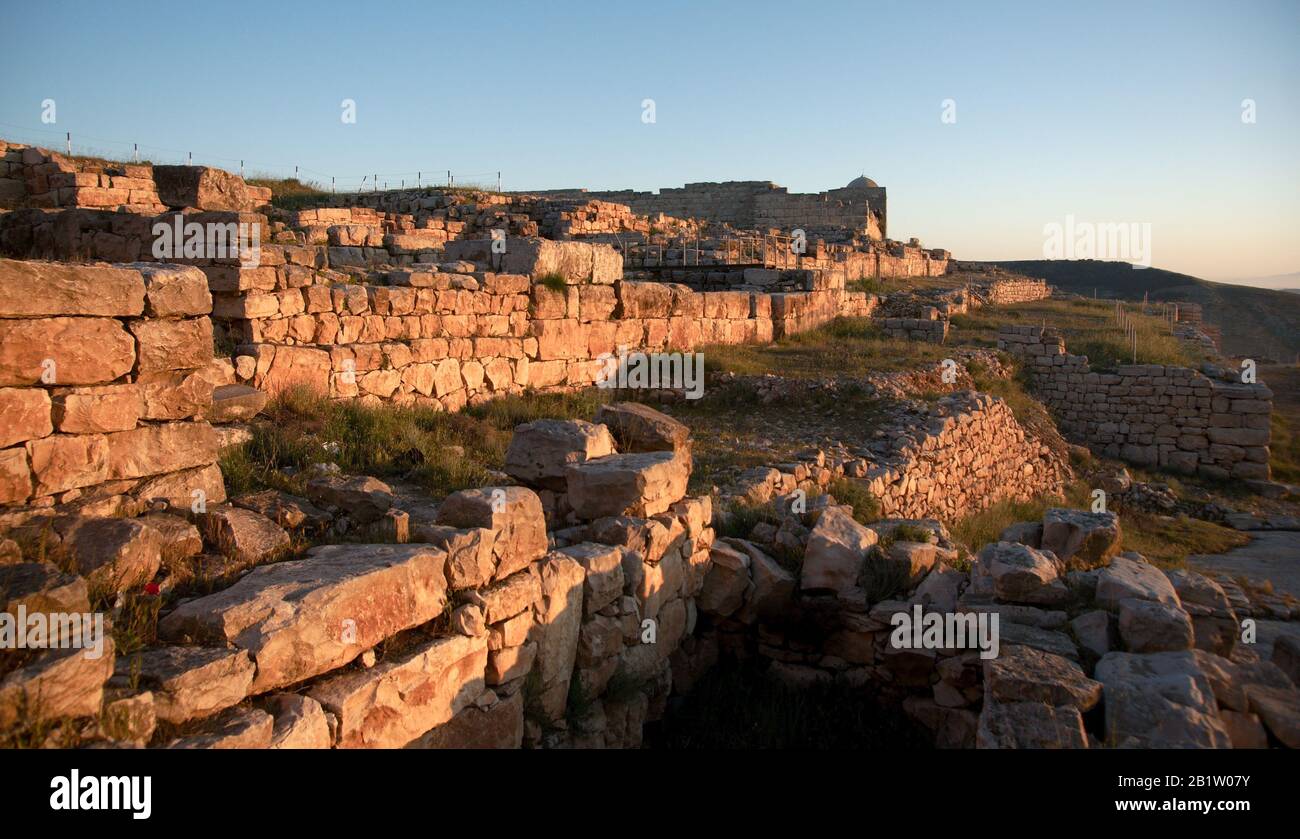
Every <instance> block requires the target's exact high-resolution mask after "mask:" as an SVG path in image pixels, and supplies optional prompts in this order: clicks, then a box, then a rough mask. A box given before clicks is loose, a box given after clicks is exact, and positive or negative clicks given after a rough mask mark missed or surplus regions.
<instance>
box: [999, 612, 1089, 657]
mask: <svg viewBox="0 0 1300 839" xmlns="http://www.w3.org/2000/svg"><path fill="white" fill-rule="evenodd" d="M999 627H1000V636H1001V643H1003V644H1020V645H1022V646H1025V647H1033V648H1034V649H1036V650H1040V651H1042V652H1045V653H1051V654H1052V655H1059V656H1061V657H1063V658H1068V659H1070V660H1071V661H1076V662H1077V661H1078V660H1079V649H1078V647H1076V646H1075V645H1074V641H1072V640H1071V639H1070V636H1069V635H1066V634H1065V633H1064V632H1057V631H1055V630H1051V629H1043V628H1041V627H1037V626H1030V625H1028V624H1023V623H1013V622H1011V621H1006V622H1003V623H1000V624H999Z"/></svg>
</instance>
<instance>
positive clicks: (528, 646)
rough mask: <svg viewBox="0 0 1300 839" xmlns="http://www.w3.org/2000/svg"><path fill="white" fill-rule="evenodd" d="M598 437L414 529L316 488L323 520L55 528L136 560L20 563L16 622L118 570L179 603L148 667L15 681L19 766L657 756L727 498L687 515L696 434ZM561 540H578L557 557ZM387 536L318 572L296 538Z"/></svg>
mask: <svg viewBox="0 0 1300 839" xmlns="http://www.w3.org/2000/svg"><path fill="white" fill-rule="evenodd" d="M597 419H603V420H604V422H602V423H590V422H582V421H555V420H543V421H539V422H535V423H530V424H528V425H524V426H521V427H520V428H519V429H517V431H516V436H515V441H514V442H512V444H511V446H510V448H509V450H508V452H507V454H506V464H505V469H506V471H507V472H508V473H509V474H510V476H511V477H512V478H513V479H514V480H516V481H518V483H516V484H513V485H500V486H486V487H479V488H474V489H467V490H462V491H459V492H454V493H452V494H451V495H449V496H447V497H446V498H444V499H441V500H440V501H439V502H438V503H437V504H436V505H432V504H429V503H428V502H427V499H425V498H423V497H422V498H420V499H418V500H417V503H415V504H414V505H413V506H410V509H409V511H408V510H407V509H403V508H404V507H406V506H407V504H406V499H405V498H404V497H402V496H399V495H396V494H395V493H394V492H393V490H392V488H391V487H389V486H387V485H386V484H384V483H382V482H380V481H378V480H376V479H374V478H369V477H364V476H344V475H340V474H338V473H337V470H329V469H317V470H313V471H312V472H311V473H310V474H309V475H308V476H307V480H306V482H305V485H304V486H305V489H304V492H305V495H306V496H307V497H298V496H293V495H289V494H286V493H283V492H277V491H269V490H268V491H263V492H259V493H254V494H251V495H248V496H242V497H239V498H236V499H234V503H233V504H232V505H225V504H221V505H216V504H214V505H212V506H209V507H208V508H207V510H206V511H205V512H194V511H192V510H190V509H189V508H188V507H186V508H181V509H180V510H179V511H178V512H179V513H180V514H179V515H172V514H167V513H151V514H149V515H147V516H144V517H141V518H138V519H137V518H130V517H120V518H94V519H91V518H76V519H75V520H69V519H68V518H67V517H59V518H54V519H52V520H51V521H52V522H53V526H55V527H56V528H57V527H59V526H65V524H66V526H68V527H71V526H72V523H75V529H73V530H71V531H70V532H72V533H74V534H75V533H79V532H82V531H87V532H90V531H93V532H94V533H95V534H98V535H100V536H103V537H107V536H115V537H116V538H113V539H108V538H104V539H101V540H100V542H99V543H98V544H91V543H90V542H89V541H88V540H86V539H82V540H80V541H75V542H70V543H69V545H68V549H69V550H70V551H71V552H72V555H73V557H74V559H75V560H77V561H78V564H75V565H74V566H72V568H73V570H70V571H64V570H60V569H56V568H54V567H53V566H52V565H51V564H50V563H49V562H47V561H45V560H44V559H43V558H41V557H37V556H35V555H29V554H26V553H25V551H26V548H24V549H23V550H24V554H22V555H18V556H11V555H9V553H8V551H9V550H14V549H16V546H15V545H14V543H13V542H4V543H3V544H4V546H5V548H6V556H5V562H4V563H0V592H3V595H4V596H3V597H2V598H0V607H2V608H3V609H4V611H5V612H9V613H10V614H17V613H18V610H19V608H20V607H26V608H27V609H28V611H29V612H33V611H37V610H40V611H46V610H49V611H58V610H63V609H71V610H74V611H77V612H88V611H90V602H89V601H88V600H87V586H86V579H85V578H83V577H82V576H81V574H83V573H88V572H91V575H92V577H91V578H92V581H93V580H94V577H93V573H95V572H94V571H93V569H92V568H91V567H90V566H89V565H88V563H86V562H82V560H87V559H89V558H91V557H99V558H100V559H101V560H102V559H103V558H104V557H105V556H107V555H110V554H111V553H112V552H113V551H117V554H116V557H117V559H118V560H119V561H125V560H126V559H129V560H130V564H131V567H132V569H133V571H134V572H137V573H133V575H132V577H131V579H129V580H125V579H121V580H113V581H111V582H113V584H114V585H115V586H116V587H117V588H118V590H119V591H130V592H132V593H133V594H132V596H139V595H135V594H134V592H136V591H138V590H139V589H140V587H142V586H144V585H146V584H148V585H149V587H150V588H151V589H152V592H153V593H152V594H146V595H145V596H161V598H162V599H161V600H160V601H159V620H158V623H157V637H156V639H151V640H149V641H148V642H147V644H146V645H145V646H144V647H143V648H140V649H133V650H130V651H124V650H120V649H115V648H114V645H113V642H112V639H111V638H109V639H106V640H105V644H104V648H103V650H102V653H103V654H102V655H100V656H98V657H93V656H89V655H83V651H82V650H80V649H76V648H73V649H50V650H44V651H39V652H36V651H33V652H32V654H31V655H30V656H29V657H26V658H24V659H22V660H20V661H16V662H15V661H13V660H12V659H11V660H10V661H9V662H6V665H12V666H6V667H5V669H4V670H0V742H5V743H9V742H11V738H15V737H32V736H36V737H38V738H39V739H38V740H37V741H36V743H38V744H40V745H45V746H86V745H89V744H91V743H96V744H98V745H100V746H104V747H129V746H152V747H167V748H235V747H238V748H268V747H269V748H403V747H406V748H519V747H520V746H521V745H524V746H530V747H570V746H578V747H598V748H600V747H608V748H636V747H639V746H640V744H641V738H642V728H643V725H644V723H645V722H647V721H650V720H654V719H656V718H658V717H659V715H661V714H662V712H663V710H664V706H665V703H666V701H667V698H668V695H669V692H670V691H671V690H673V689H674V688H675V687H676V688H677V689H684V688H686V687H689V683H690V677H691V674H692V673H693V672H694V671H695V670H696V669H697V665H696V662H697V661H699V660H700V659H699V657H698V656H697V655H696V654H695V652H694V651H693V649H691V648H692V644H691V642H690V640H689V639H690V636H691V634H692V633H693V632H694V631H695V623H696V618H697V609H696V600H697V599H698V598H700V597H703V596H706V593H707V591H708V579H709V575H710V569H711V566H712V553H711V551H712V548H713V540H714V531H713V529H712V519H713V512H712V505H711V502H710V500H709V498H708V497H707V496H705V497H698V498H692V497H686V484H687V481H688V479H689V475H690V471H691V456H690V447H691V446H690V439H689V431H688V429H686V427H685V426H683V425H681V424H680V423H677V422H676V421H674V420H672V419H671V418H669V417H666V416H664V415H662V414H659V413H658V412H655V411H653V410H650V409H647V408H644V407H643V406H640V405H626V404H611V405H607V406H606V407H605V408H604V409H602V415H601V416H598V417H597ZM606 423H608V424H606ZM615 438H617V442H616V439H615ZM309 499H310V500H309ZM548 518H549V519H552V520H555V522H554V523H555V524H557V525H562V529H556V530H553V531H552V532H549V533H548ZM68 522H71V523H68ZM195 524H197V525H198V527H199V528H200V529H201V535H200V529H195V527H194V525H195ZM379 525H384V526H383V527H382V528H378V526H379ZM376 529H382V531H383V532H384V533H385V534H386V535H387V537H388V538H387V539H386V540H385V541H383V542H376V543H365V542H358V541H354V540H349V541H347V542H345V543H343V544H326V545H318V546H316V547H311V548H308V549H306V550H305V551H303V550H302V549H301V548H296V549H295V548H293V547H291V546H290V536H289V532H288V531H294V533H295V540H294V542H295V544H302V543H303V542H306V543H308V544H310V543H311V542H313V541H316V540H317V538H318V536H319V535H320V534H321V532H322V530H323V531H324V532H328V533H344V532H346V533H351V534H365V533H367V532H374V531H375V530H376ZM123 534H128V535H129V536H130V538H129V539H127V538H125V537H124V536H123ZM205 548H207V549H208V551H209V552H208V553H200V551H203V550H204V549H205ZM128 550H129V552H130V553H129V555H128V554H127V553H126V551H128ZM218 550H219V551H220V554H218V553H216V551H218ZM288 550H297V551H299V554H298V555H297V556H293V557H285V556H284V553H285V552H286V551H288ZM185 568H189V569H191V570H189V571H185V572H184V573H180V571H181V569H185ZM155 575H156V576H155ZM191 575H192V576H191ZM182 586H188V587H189V588H187V589H183V588H179V587H182ZM196 588H197V591H195V589H196ZM159 592H162V594H161V595H159ZM182 592H183V595H182V596H176V597H172V596H168V594H169V593H178V594H179V593H182ZM195 594H196V595H197V596H187V595H195ZM670 662H671V664H670ZM65 721H75V722H76V725H74V726H62V725H57V724H56V723H62V722H65ZM64 737H68V738H71V739H70V740H64V739H61V738H64Z"/></svg>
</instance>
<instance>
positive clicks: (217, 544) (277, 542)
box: [199, 504, 289, 564]
mask: <svg viewBox="0 0 1300 839" xmlns="http://www.w3.org/2000/svg"><path fill="white" fill-rule="evenodd" d="M199 522H200V524H201V525H202V527H203V536H204V538H205V539H206V540H207V542H208V544H209V545H211V546H212V547H214V548H215V549H216V550H218V551H219V552H221V553H223V554H225V555H226V556H229V557H231V558H233V559H235V560H238V561H239V562H247V563H250V564H251V563H258V562H265V561H266V560H268V559H272V558H274V557H275V556H276V555H278V554H279V553H281V552H282V551H284V550H285V549H286V548H288V547H289V534H288V533H286V532H285V530H284V528H282V527H280V525H278V524H276V523H275V522H273V521H271V520H270V519H268V518H267V517H266V516H263V515H261V514H259V513H254V512H253V511H252V510H245V509H244V508H242V507H231V506H227V505H225V504H219V505H216V506H212V507H209V508H208V510H207V512H206V513H203V514H202V515H201V516H199Z"/></svg>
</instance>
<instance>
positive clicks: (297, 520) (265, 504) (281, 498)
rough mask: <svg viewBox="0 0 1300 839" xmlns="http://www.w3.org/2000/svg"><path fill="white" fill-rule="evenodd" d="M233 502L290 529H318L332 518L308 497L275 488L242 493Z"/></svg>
mask: <svg viewBox="0 0 1300 839" xmlns="http://www.w3.org/2000/svg"><path fill="white" fill-rule="evenodd" d="M231 503H233V504H234V505H235V506H236V507H243V508H244V509H245V510H252V511H253V512H254V513H260V514H261V515H263V516H266V517H267V518H268V519H270V520H271V521H273V522H275V523H276V524H278V525H280V526H281V527H283V528H286V529H288V530H298V529H299V528H307V529H309V530H318V529H320V528H323V527H325V526H326V525H328V524H329V523H330V519H331V516H330V514H329V513H327V512H325V511H324V510H322V509H320V508H319V507H317V506H316V505H315V504H312V503H311V502H310V501H308V500H307V499H305V498H299V497H298V496H296V495H290V494H289V493H287V492H280V491H279V490H274V489H267V490H263V491H261V492H255V493H252V494H250V495H241V496H240V497H239V498H236V499H234V500H233V501H232V502H231Z"/></svg>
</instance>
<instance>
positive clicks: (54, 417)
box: [0, 259, 225, 510]
mask: <svg viewBox="0 0 1300 839" xmlns="http://www.w3.org/2000/svg"><path fill="white" fill-rule="evenodd" d="M211 308H212V298H211V296H210V295H209V292H208V286H207V282H206V280H205V278H204V276H203V274H202V273H200V272H199V271H198V270H197V269H195V268H186V267H180V266H158V265H152V266H150V265H138V266H107V265H60V264H54V263H34V262H16V261H13V260H7V259H0V415H3V417H4V423H3V429H0V505H22V504H28V505H32V506H35V507H40V506H48V505H52V504H56V503H57V504H69V503H73V502H79V501H82V502H93V501H94V500H95V499H100V498H102V499H103V503H104V504H105V505H107V506H106V509H110V510H112V509H116V505H118V504H120V503H123V502H125V501H127V499H134V500H136V501H148V500H152V499H156V498H163V499H166V500H168V501H169V502H171V503H173V504H183V505H185V506H189V505H190V504H191V503H192V502H193V501H194V500H195V498H194V493H195V492H196V491H201V492H202V493H203V494H204V497H205V498H206V499H207V500H208V501H212V502H219V501H221V500H223V499H224V498H225V491H224V489H223V487H222V482H221V473H220V471H219V470H218V469H217V467H216V466H215V462H216V459H217V436H216V433H215V432H214V431H213V429H212V427H211V426H210V425H209V424H208V423H207V422H206V421H204V415H205V412H206V411H207V409H208V408H209V407H210V406H211V403H212V392H213V387H214V376H215V373H214V371H213V370H212V369H211V365H212V360H213V349H212V347H213V344H212V321H211V319H210V318H209V316H208V315H209V312H210V311H211Z"/></svg>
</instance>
